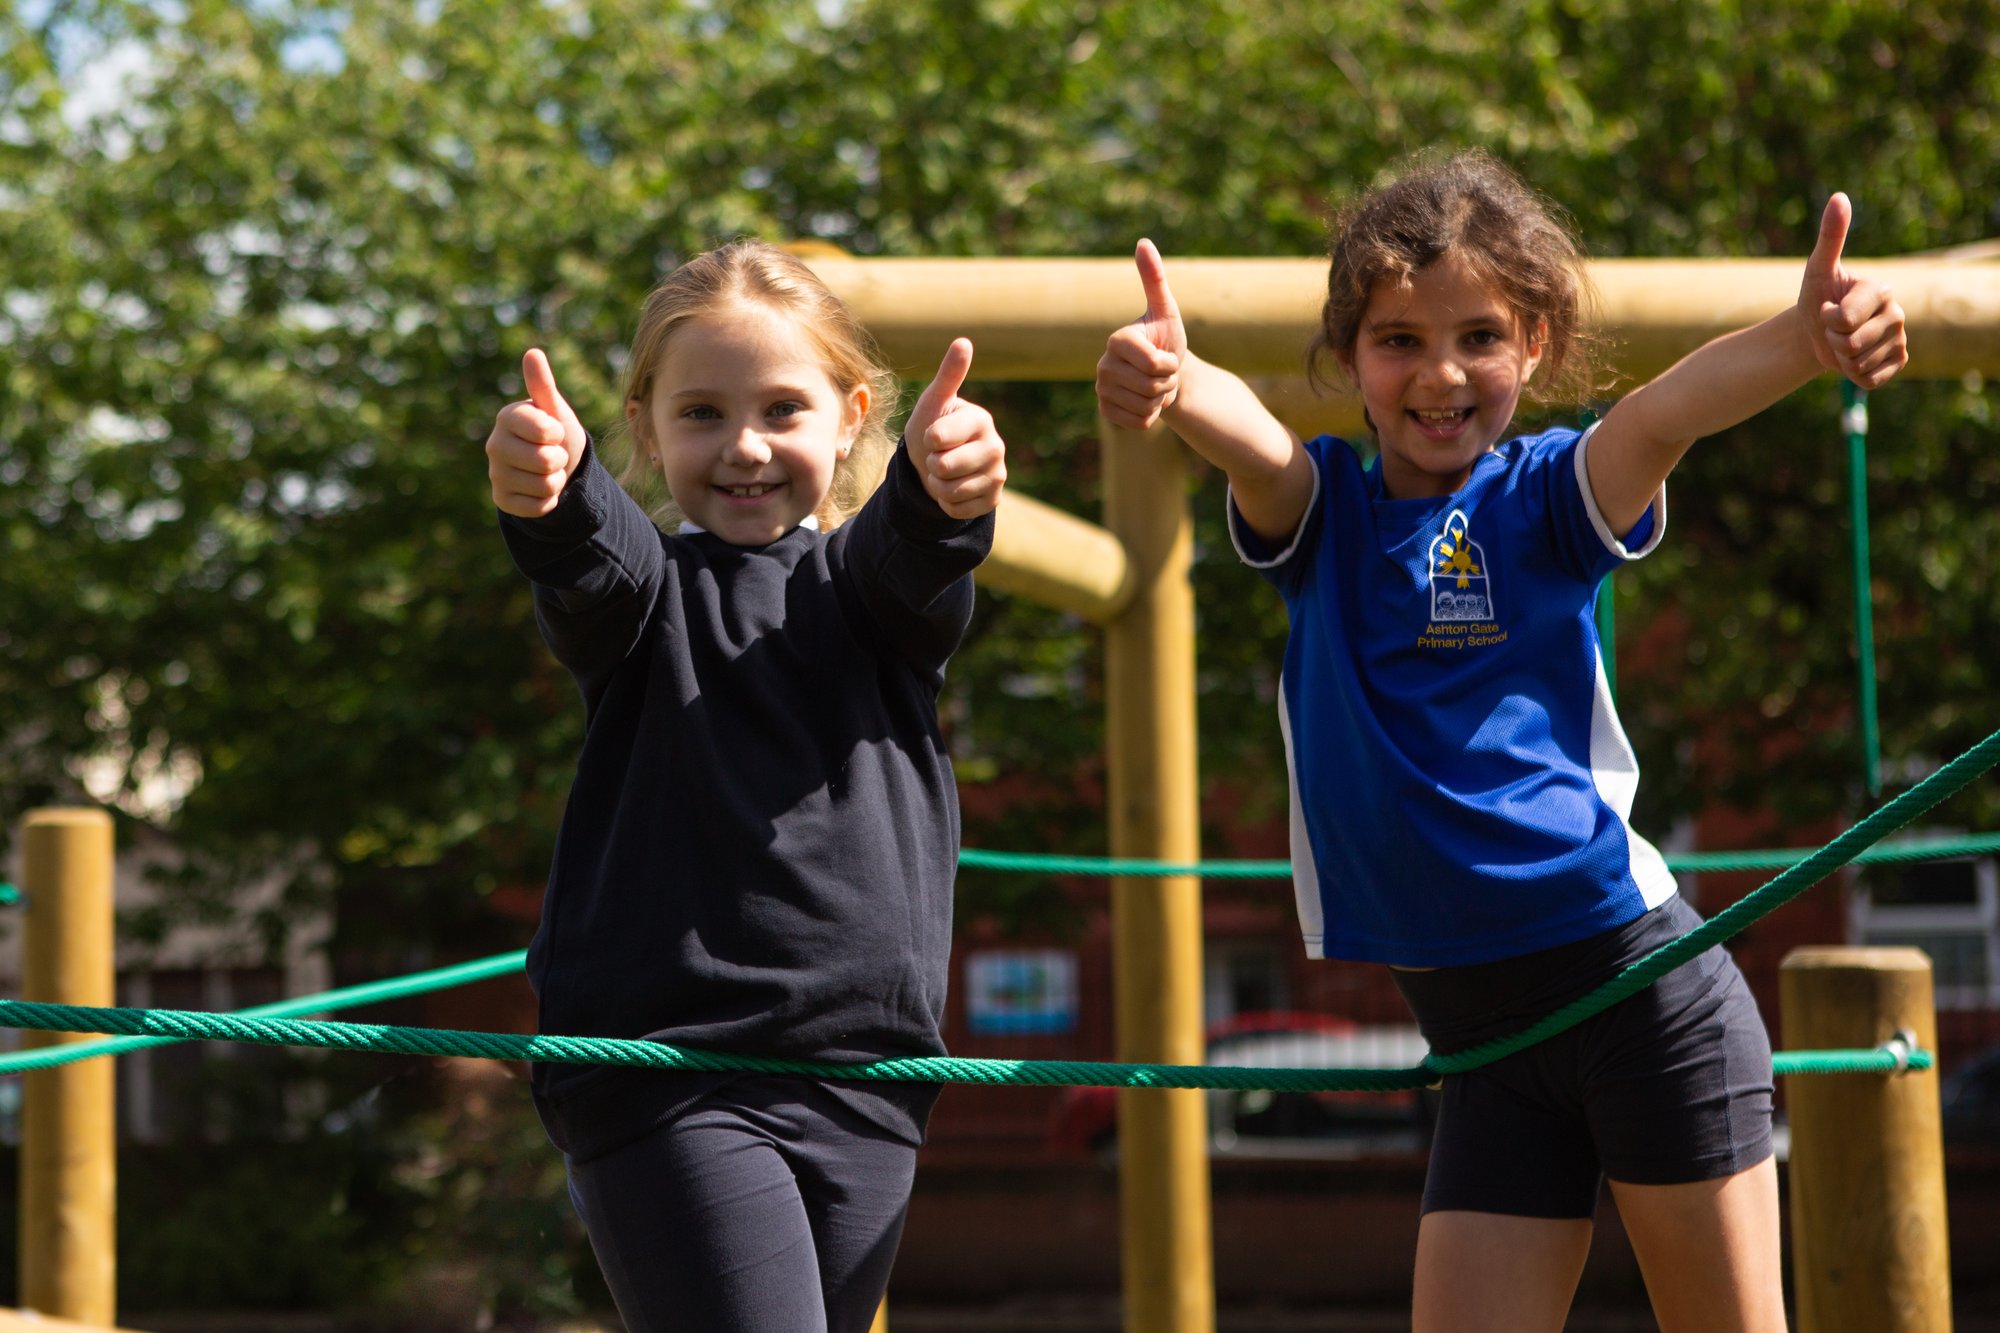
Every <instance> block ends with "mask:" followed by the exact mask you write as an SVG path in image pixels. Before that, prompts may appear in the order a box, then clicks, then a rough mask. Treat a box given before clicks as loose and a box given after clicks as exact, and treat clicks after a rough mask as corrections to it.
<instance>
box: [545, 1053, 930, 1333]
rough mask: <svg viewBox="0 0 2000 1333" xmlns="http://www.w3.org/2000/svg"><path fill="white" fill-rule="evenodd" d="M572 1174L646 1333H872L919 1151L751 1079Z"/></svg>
mask: <svg viewBox="0 0 2000 1333" xmlns="http://www.w3.org/2000/svg"><path fill="white" fill-rule="evenodd" d="M567 1161H568V1167H569V1193H570V1199H571V1201H572V1202H573V1203H575V1205H576V1211H577V1215H578V1216H579V1217H581V1218H582V1219H583V1225H584V1229H585V1230H586V1231H588V1232H589V1233H590V1244H591V1248H592V1249H593V1250H595V1251H596V1253H597V1264H598V1267H599V1268H600V1269H602V1270H603V1272H604V1280H605V1282H606V1284H607V1285H609V1287H610V1288H611V1295H612V1298H613V1299H614V1300H616V1301H617V1302H618V1312H619V1314H620V1315H622V1316H623V1317H624V1320H625V1324H626V1327H627V1328H629V1329H630V1330H632V1333H667V1331H668V1330H684V1331H686V1333H695V1331H697V1330H698V1331H699V1333H867V1330H868V1328H869V1325H870V1324H871V1323H872V1322H873V1320H874V1318H875V1310H876V1307H877V1306H878V1305H879V1304H880V1303H881V1300H882V1293H883V1291H884V1289H885V1288H886V1287H887V1286H888V1284H889V1268H890V1265H891V1264H893V1263H894V1262H895V1258H896V1245H897V1242H898V1241H899V1240H900V1239H901V1238H902V1234H903V1216H904V1213H905V1211H906V1210H907V1208H908V1207H909V1201H910V1186H911V1183H912V1181H913V1180H914V1178H915V1175H916V1164H917V1150H916V1148H915V1147H913V1146H912V1145H910V1144H909V1143H906V1142H904V1141H903V1140H901V1139H899V1138H897V1137H895V1136H893V1135H891V1134H890V1133H888V1132H887V1131H886V1130H883V1129H881V1128H879V1127H877V1126H876V1125H875V1124H874V1123H873V1122H871V1121H869V1120H868V1119H866V1118H865V1117H863V1116H861V1115H860V1114H858V1113H857V1112H855V1111H853V1110H851V1109H850V1108H848V1107H847V1106H846V1105H844V1104H843V1103H841V1102H840V1101H838V1100H837V1099H835V1098H834V1097H832V1096H830V1095H828V1094H827V1093H826V1092H825V1090H824V1089H822V1088H820V1087H819V1086H818V1085H816V1084H813V1083H811V1082H806V1081H798V1080H792V1079H779V1078H751V1079H740V1080H735V1081H732V1082H730V1083H728V1084H726V1085H725V1086H723V1087H722V1088H719V1089H717V1090H716V1091H715V1092H714V1093H712V1094H710V1095H709V1096H707V1097H704V1098H703V1099H701V1100H700V1101H697V1102H695V1103H694V1104H693V1105H692V1106H690V1107H689V1108H688V1109H687V1110H685V1111H683V1112H682V1113H681V1114H680V1115H678V1116H676V1117H674V1119H672V1120H671V1121H669V1122H668V1123H666V1124H664V1125H661V1126H660V1127H659V1128H658V1129H655V1130H654V1131H652V1132H651V1133H650V1134H647V1135H646V1136H645V1137H643V1138H641V1139H638V1140H636V1141H635V1142H633V1143H630V1144H627V1145H625V1146H624V1147H622V1148H618V1149H614V1150H613V1151H611V1152H609V1153H606V1154H605V1155H604V1156H602V1157H595V1158H591V1159H590V1160H588V1161H583V1162H579V1161H577V1160H575V1159H574V1158H571V1159H567Z"/></svg>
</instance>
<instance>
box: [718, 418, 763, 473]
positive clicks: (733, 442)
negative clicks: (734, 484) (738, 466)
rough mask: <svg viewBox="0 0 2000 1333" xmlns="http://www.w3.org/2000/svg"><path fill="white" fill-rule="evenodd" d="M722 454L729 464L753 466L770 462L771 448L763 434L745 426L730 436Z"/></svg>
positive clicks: (752, 427)
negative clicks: (727, 458) (724, 454)
mask: <svg viewBox="0 0 2000 1333" xmlns="http://www.w3.org/2000/svg"><path fill="white" fill-rule="evenodd" d="M724 452H725V453H726V454H727V455H728V457H729V460H730V461H731V462H737V463H749V464H752V465H755V464H761V463H768V462H770V461H771V446H770V444H769V443H768V442H767V441H766V440H765V439H764V433H763V432H762V431H760V430H758V429H756V428H755V427H754V426H745V427H743V428H742V429H741V430H739V431H737V432H736V433H735V434H734V435H732V436H731V437H730V439H729V446H728V448H727V449H726V450H725V451H724Z"/></svg>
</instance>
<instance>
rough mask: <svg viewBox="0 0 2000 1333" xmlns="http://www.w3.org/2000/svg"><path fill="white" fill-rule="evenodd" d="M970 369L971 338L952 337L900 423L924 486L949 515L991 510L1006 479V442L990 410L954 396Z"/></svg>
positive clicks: (966, 515)
mask: <svg viewBox="0 0 2000 1333" xmlns="http://www.w3.org/2000/svg"><path fill="white" fill-rule="evenodd" d="M971 370H972V340H971V339H970V338H958V339H955V340H953V342H952V344H951V346H950V347H948V348H947V349H945V354H944V361H943V362H942V363H940V364H939V366H938V373H937V377H936V378H935V379H933V380H932V381H931V382H930V383H929V384H928V385H926V386H924V391H923V392H922V393H920V394H918V395H917V402H916V405H915V406H914V407H912V408H911V409H910V417H909V420H908V421H906V422H904V423H903V443H904V447H905V448H907V449H908V450H909V451H910V461H911V462H912V463H914V464H915V465H916V468H917V473H918V475H919V476H921V477H922V478H923V479H924V490H925V491H927V492H929V494H930V497H931V499H933V500H935V501H937V505H938V508H940V509H942V510H944V512H945V513H947V514H949V515H951V516H952V517H953V518H978V517H979V516H980V515H981V514H989V513H991V512H993V510H994V509H995V508H996V507H998V506H999V504H1000V492H1001V489H1002V488H1003V487H1005V486H1006V484H1007V445H1006V442H1005V441H1004V440H1002V439H1001V438H1000V432H999V430H998V429H997V428H995V426H994V424H993V417H992V415H991V414H990V413H988V412H987V410H986V409H985V408H983V407H981V406H979V405H978V404H977V403H970V402H967V401H966V400H965V399H963V398H961V397H959V396H958V391H959V389H960V387H961V386H963V385H964V383H965V377H966V375H967V374H969V373H970V372H971Z"/></svg>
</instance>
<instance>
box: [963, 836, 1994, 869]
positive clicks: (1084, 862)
mask: <svg viewBox="0 0 2000 1333" xmlns="http://www.w3.org/2000/svg"><path fill="white" fill-rule="evenodd" d="M1814 850H1815V849H1814V848H1811V847H1789V848H1779V849H1777V850H1774V851H1751V852H1684V853H1678V854H1673V855H1669V856H1668V857H1667V869H1669V870H1673V871H1714V872H1720V871H1726V870H1782V869H1784V868H1786V867H1787V866H1792V865H1796V864H1797V863H1798V862H1800V861H1802V860H1804V859H1805V858H1806V857H1808V856H1811V855H1812V854H1813V852H1814ZM1995 852H2000V833H1979V834H1973V835H1971V836H1968V837H1962V838H1924V839H1911V840H1910V841H1908V842H1904V843H1887V844H1883V845H1882V846H1878V847H1869V848H1867V849H1865V850H1863V851H1861V852H1860V853H1858V854H1857V855H1855V856H1854V857H1853V858H1852V860H1853V861H1854V863H1855V864H1858V865H1875V864H1878V863H1883V862H1892V863H1894V862H1907V861H1940V860H1945V859H1948V858H1951V857H1960V856H1991V855H1993V854H1994V853H1995ZM958 864H959V866H960V867H961V868H963V869H968V870H1007V871H1033V872H1039V873H1041V874H1045V875H1128V876H1132V877H1134V878H1140V879H1144V878H1153V877H1165V876H1169V875H1200V876H1202V877H1203V878H1205V879H1290V878H1291V876H1292V863H1291V862H1289V861H1147V860H1134V859H1129V858H1118V857H1109V856H1057V855H1049V854H1044V853H1039V852H988V851H981V850H979V849H977V848H974V847H967V848H965V849H963V850H962V851H960V852H959V854H958Z"/></svg>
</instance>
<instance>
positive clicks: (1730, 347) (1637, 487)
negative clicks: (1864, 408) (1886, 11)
mask: <svg viewBox="0 0 2000 1333" xmlns="http://www.w3.org/2000/svg"><path fill="white" fill-rule="evenodd" d="M1851 216H1852V209H1851V206H1850V205H1849V203H1848V200H1847V196H1846V195H1844V194H1836V195H1834V196H1833V198H1831V199H1829V200H1828V201H1827V205H1826V212H1825V213H1824V214H1823V215H1822V216H1821V218H1820V227H1819V241H1818V242H1817V244H1815V245H1814V246H1813V252H1812V255H1811V257H1810V258H1808V259H1807V260H1806V271H1805V278H1804V280H1803V281H1802V282H1801V283H1800V285H1799V299H1798V301H1797V303H1796V304H1794V305H1793V306H1792V307H1791V308H1790V309H1788V310H1785V311H1783V312H1782V313H1780V314H1776V315H1773V316H1772V317H1771V318H1769V319H1767V320H1765V321H1764V322H1763V323H1761V324H1756V325H1753V326H1751V327H1749V328H1746V329H1738V330H1737V331H1736V332H1734V333H1728V334H1724V335H1723V336H1722V337H1720V338H1717V339H1715V340H1714V341H1713V342H1710V343H1707V344H1705V345H1703V346H1702V347H1699V348H1697V349H1696V350H1694V351H1693V352H1690V353H1689V354H1688V355H1687V356H1685V357H1683V358H1682V359H1681V360H1680V361H1678V362H1676V363H1675V364H1674V365H1673V366H1671V367H1670V368H1668V369H1667V370H1666V371H1664V372H1662V373H1661V374H1660V375H1659V377H1658V378H1656V379H1654V380H1652V381H1651V382H1649V383H1647V384H1645V385H1642V386H1641V387H1640V388H1638V389H1635V390H1633V391H1632V392H1631V393H1629V394H1627V395H1626V396H1625V397H1624V398H1622V399H1620V400H1619V401H1618V403H1617V404H1616V405H1615V406H1614V407H1613V408H1612V409H1611V410H1610V411H1609V412H1607V413H1606V414H1605V416H1604V420H1603V421H1602V422H1601V423H1599V425H1598V427H1597V432H1596V434H1594V435H1592V436H1591V439H1590V447H1589V452H1588V454H1587V456H1586V460H1585V461H1586V465H1587V466H1588V468H1589V470H1590V489H1591V494H1592V495H1593V496H1594V497H1595V498H1596V500H1597V508H1598V511H1599V512H1600V513H1601V514H1603V516H1604V520H1605V523H1606V524H1607V525H1609V527H1610V528H1611V530H1612V531H1613V532H1615V533H1624V532H1627V531H1629V530H1630V529H1631V527H1632V525H1633V524H1635V523H1637V522H1638V521H1639V518H1640V516H1641V515H1643V514H1644V513H1645V512H1646V509H1647V507H1648V506H1650V505H1651V504H1652V503H1653V496H1654V495H1655V494H1656V493H1658V491H1659V489H1660V487H1661V486H1662V485H1663V484H1665V482H1666V480H1667V475H1668V474H1669V473H1670V472H1672V471H1673V470H1674V465H1675V464H1676V463H1678V462H1680V459H1681V455H1683V454H1685V453H1686V452H1687V450H1688V447H1689V446H1690V445H1692V444H1693V443H1694V442H1695V441H1696V440H1698V439H1700V438H1701V437H1703V436H1705V435H1713V434H1714V433H1715V432H1717V431H1719V430H1725V429H1727V428H1728V427H1730V426H1733V425H1735V424H1737V423H1738V422H1740V421H1742V420H1744V419H1745V418H1747V417H1750V416H1753V415H1755V414H1756V413H1758V412H1761V411H1763V410H1764V409H1765V408H1767V407H1769V406H1770V405H1771V404H1773V403H1775V402H1777V401H1778V400H1779V399H1780V398H1783V397H1784V396H1785V395H1786V394H1788V393H1790V392H1792V390H1794V389H1796V388H1798V387H1799V386H1801V385H1803V384H1805V383H1806V382H1807V381H1808V380H1810V379H1812V378H1813V377H1814V376H1815V375H1818V374H1819V373H1820V371H1821V370H1823V369H1824V370H1837V371H1839V372H1840V373H1841V374H1843V375H1845V376H1847V377H1848V378H1849V379H1851V380H1853V381H1854V382H1855V383H1856V384H1858V385H1860V386H1861V387H1862V388H1864V389H1873V388H1875V387H1877V386H1878V385H1881V384H1884V383H1886V382H1887V381H1888V380H1889V379H1890V378H1891V377H1893V376H1894V375H1895V374H1896V372H1897V371H1899V370H1901V369H1902V368H1903V365H1904V363H1905V362H1907V361H1908V360H1909V359H1910V357H1909V349H1908V342H1907V339H1906V338H1905V336H1904V328H1903V307H1902V306H1900V305H1898V304H1897V303H1896V300H1895V298H1894V297H1893V296H1891V295H1890V293H1889V289H1888V288H1886V287H1883V286H1880V285H1879V284H1877V283H1873V282H1870V281H1867V280H1865V279H1862V278H1858V277H1855V276H1854V275H1853V274H1851V273H1849V272H1848V271H1847V270H1846V269H1845V268H1843V267H1842V266H1841V263H1840V251H1841V247H1842V246H1843V245H1845V244H1846V241H1847V224H1848V221H1849V219H1850V217H1851Z"/></svg>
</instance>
